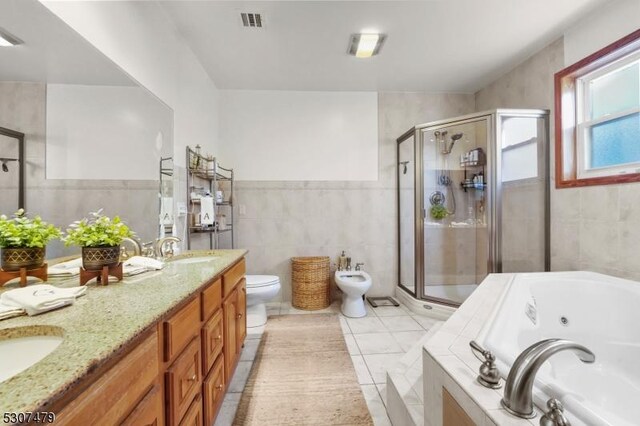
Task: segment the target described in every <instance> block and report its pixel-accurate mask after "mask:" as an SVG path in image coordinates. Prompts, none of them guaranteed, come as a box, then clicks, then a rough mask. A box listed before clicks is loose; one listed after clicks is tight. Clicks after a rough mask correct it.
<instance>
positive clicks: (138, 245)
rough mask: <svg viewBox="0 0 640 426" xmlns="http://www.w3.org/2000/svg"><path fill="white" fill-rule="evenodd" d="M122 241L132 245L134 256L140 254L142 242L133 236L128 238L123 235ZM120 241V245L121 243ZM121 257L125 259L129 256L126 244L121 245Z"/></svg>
mask: <svg viewBox="0 0 640 426" xmlns="http://www.w3.org/2000/svg"><path fill="white" fill-rule="evenodd" d="M122 243H128V244H129V245H131V246H133V255H134V256H140V255H141V254H142V244H141V243H140V241H138V240H136V239H135V238H129V237H125V238H123V239H122ZM122 243H121V245H122ZM121 250H122V254H121V256H122V258H123V259H127V258H129V257H131V256H129V253H128V252H127V248H126V246H124V245H122V248H121Z"/></svg>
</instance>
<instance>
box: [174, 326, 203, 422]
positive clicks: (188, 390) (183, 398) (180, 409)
mask: <svg viewBox="0 0 640 426" xmlns="http://www.w3.org/2000/svg"><path fill="white" fill-rule="evenodd" d="M201 366H202V360H201V359H200V339H199V338H196V339H193V340H192V341H191V343H189V345H188V346H187V348H186V349H185V350H184V351H183V352H182V354H180V356H178V358H177V359H176V361H175V362H174V363H173V365H172V366H171V367H170V368H169V369H168V370H167V373H166V377H167V379H166V391H167V400H168V404H169V407H168V408H169V409H168V414H169V415H168V423H169V424H170V425H177V424H179V423H180V419H182V418H183V417H184V416H185V413H186V412H187V410H188V409H189V406H190V405H191V401H193V398H194V397H195V396H196V395H197V394H199V393H200V384H201V383H202V375H201Z"/></svg>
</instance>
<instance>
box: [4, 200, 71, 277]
mask: <svg viewBox="0 0 640 426" xmlns="http://www.w3.org/2000/svg"><path fill="white" fill-rule="evenodd" d="M55 238H60V229H58V228H56V227H55V226H53V225H51V224H49V223H47V222H45V221H43V220H42V219H41V218H40V216H35V217H34V218H33V219H31V218H30V217H28V216H27V215H26V213H25V211H24V209H19V210H18V211H17V212H15V213H14V215H13V217H12V218H10V219H9V218H7V216H5V215H2V216H0V248H2V264H1V266H2V269H3V270H5V271H19V270H20V268H27V269H36V268H39V267H41V266H42V265H43V264H44V259H45V254H46V246H47V243H48V242H49V241H51V240H53V239H55Z"/></svg>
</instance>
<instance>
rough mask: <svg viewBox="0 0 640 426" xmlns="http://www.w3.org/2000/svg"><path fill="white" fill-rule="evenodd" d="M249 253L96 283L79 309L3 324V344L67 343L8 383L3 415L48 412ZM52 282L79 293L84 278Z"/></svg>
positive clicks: (2, 394) (0, 386)
mask: <svg viewBox="0 0 640 426" xmlns="http://www.w3.org/2000/svg"><path fill="white" fill-rule="evenodd" d="M246 253H247V252H246V250H206V251H205V250H203V251H189V252H186V253H184V254H182V255H180V256H176V258H182V257H196V256H212V258H211V260H210V261H205V262H199V263H191V264H174V263H171V262H168V263H167V264H166V265H165V267H164V269H163V270H161V271H154V272H147V273H144V274H141V275H136V276H132V277H127V278H125V279H124V280H123V281H121V282H115V283H111V284H109V285H108V286H98V285H96V284H95V282H92V283H90V284H89V285H88V288H87V292H86V294H85V295H84V296H82V297H80V298H79V299H78V300H76V302H75V304H74V305H72V306H69V307H65V308H62V309H59V310H56V311H51V312H47V313H44V314H41V315H37V316H33V317H28V316H21V317H16V318H11V319H8V320H3V321H0V340H3V339H6V338H8V337H12V336H17V335H19V336H29V335H43V334H44V335H58V336H63V337H64V340H63V342H62V344H61V345H60V346H59V347H58V348H57V349H56V350H54V351H53V352H52V353H51V354H49V355H48V356H47V357H45V358H44V359H43V360H42V361H40V362H38V363H36V364H35V365H33V366H31V367H29V368H28V369H26V370H24V371H22V372H21V373H19V374H17V375H15V376H14V377H12V378H10V379H8V380H6V381H4V382H2V383H0V413H5V412H25V411H35V410H44V411H46V410H47V407H48V406H50V404H51V403H52V402H53V401H55V400H57V399H58V398H59V397H60V396H61V395H62V394H64V393H65V392H66V391H68V390H69V389H70V388H72V387H73V386H74V385H75V384H78V383H79V382H80V381H81V380H82V379H83V378H84V377H85V376H86V375H87V374H89V373H90V372H92V371H94V370H95V369H96V368H98V367H100V366H101V365H102V364H103V363H105V362H106V361H108V360H109V358H110V356H112V355H114V354H116V353H117V352H118V351H119V350H120V349H121V348H123V347H124V346H126V345H127V344H128V343H129V342H131V341H132V340H134V339H135V338H136V337H138V336H139V335H140V333H142V332H143V331H145V330H146V329H147V328H148V327H149V326H151V325H152V324H154V323H155V322H157V321H158V320H159V319H160V318H162V317H163V316H164V315H165V314H166V313H167V312H169V311H170V310H171V309H172V308H173V307H175V306H176V305H177V304H178V303H180V302H181V301H183V300H185V299H186V298H188V297H189V296H191V295H193V294H195V293H197V292H198V291H199V290H200V289H201V287H202V286H203V285H204V284H205V283H206V282H207V281H209V280H210V279H211V278H213V277H214V276H216V275H218V274H220V273H221V272H222V271H224V270H225V269H227V268H228V267H229V266H231V265H232V264H233V263H235V262H236V261H237V260H238V259H240V258H242V257H243V256H244V255H245V254H246ZM48 284H52V285H56V286H60V287H74V286H77V285H78V284H79V278H78V277H77V276H76V277H73V278H70V279H65V280H53V279H52V280H50V281H49V282H48ZM16 287H17V284H13V283H12V284H7V285H6V286H5V287H4V288H0V292H2V291H6V290H9V289H12V288H16ZM16 356H19V355H18V354H16Z"/></svg>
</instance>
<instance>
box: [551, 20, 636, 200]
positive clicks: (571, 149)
mask: <svg viewBox="0 0 640 426" xmlns="http://www.w3.org/2000/svg"><path fill="white" fill-rule="evenodd" d="M636 55H638V57H636V58H635V59H633V60H632V59H629V58H630V57H632V56H633V57H635V56H636ZM638 58H640V29H639V30H636V31H634V32H633V33H631V34H629V35H627V36H626V37H623V38H621V39H620V40H618V41H616V42H614V43H612V44H610V45H608V46H606V47H604V48H603V49H600V50H599V51H597V52H595V53H593V54H592V55H589V56H587V57H586V58H584V59H582V60H580V61H578V62H576V63H575V64H573V65H571V66H569V67H567V68H565V69H563V70H561V71H559V72H557V73H556V74H555V78H554V80H555V81H554V83H555V85H554V86H555V169H556V170H555V172H556V173H555V174H556V179H555V180H556V188H572V187H579V186H590V185H608V184H616V183H625V182H640V163H628V164H623V165H619V166H610V167H604V168H595V169H586V168H585V163H586V162H585V155H584V154H585V148H586V145H585V141H584V138H585V129H588V128H590V127H591V126H594V125H595V124H599V123H603V122H606V121H610V120H614V119H616V118H620V117H624V116H627V115H630V114H633V113H634V112H640V108H633V109H629V110H626V111H622V112H619V113H616V114H612V115H611V116H607V117H603V118H600V119H597V120H589V121H585V120H584V118H585V117H586V114H588V113H589V112H590V111H585V109H589V108H590V106H589V107H588V108H583V106H584V105H585V104H584V100H585V99H584V95H585V93H584V92H585V90H584V87H582V86H584V83H585V81H590V80H593V79H595V78H597V77H599V76H602V75H604V74H606V73H607V72H611V71H612V70H613V69H615V68H616V67H618V66H620V65H622V64H624V62H625V61H627V60H628V63H633V62H635V61H636V60H638ZM587 96H588V94H587ZM586 100H587V102H588V99H586ZM587 105H589V104H587Z"/></svg>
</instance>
